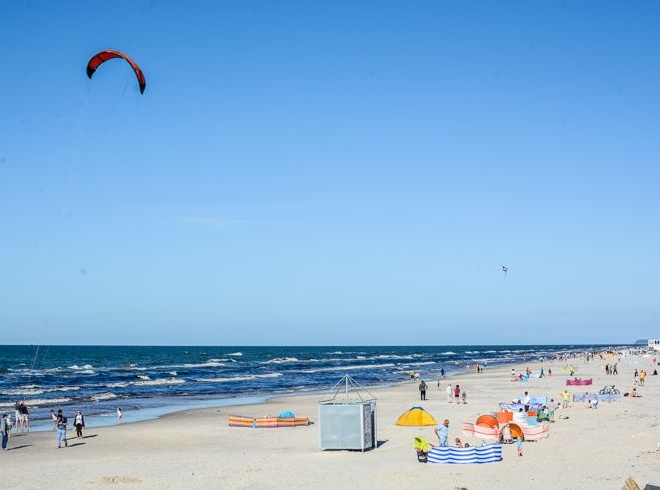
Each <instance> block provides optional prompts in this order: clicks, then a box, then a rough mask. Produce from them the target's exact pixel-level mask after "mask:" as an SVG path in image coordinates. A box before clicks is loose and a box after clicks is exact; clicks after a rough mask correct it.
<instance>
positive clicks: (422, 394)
mask: <svg viewBox="0 0 660 490" xmlns="http://www.w3.org/2000/svg"><path fill="white" fill-rule="evenodd" d="M426 388H427V386H426V383H425V382H424V380H422V381H421V382H420V383H419V397H420V399H421V400H426Z"/></svg>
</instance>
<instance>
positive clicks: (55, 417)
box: [50, 408, 57, 430]
mask: <svg viewBox="0 0 660 490" xmlns="http://www.w3.org/2000/svg"><path fill="white" fill-rule="evenodd" d="M50 419H51V420H52V421H53V430H57V415H55V410H53V409H52V408H51V410H50Z"/></svg>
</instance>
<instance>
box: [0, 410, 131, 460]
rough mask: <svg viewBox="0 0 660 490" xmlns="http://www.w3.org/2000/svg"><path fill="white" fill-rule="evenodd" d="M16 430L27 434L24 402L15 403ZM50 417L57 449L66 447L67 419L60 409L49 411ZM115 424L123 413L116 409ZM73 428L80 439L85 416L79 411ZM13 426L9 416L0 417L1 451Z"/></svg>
mask: <svg viewBox="0 0 660 490" xmlns="http://www.w3.org/2000/svg"><path fill="white" fill-rule="evenodd" d="M16 414H17V415H16V429H15V430H17V431H18V429H19V428H20V430H21V432H25V431H27V432H29V430H30V429H29V418H28V409H27V406H26V405H25V403H24V402H17V403H16ZM50 417H51V420H52V422H53V430H55V431H56V434H57V439H56V441H57V448H58V449H60V448H62V447H67V446H68V445H69V443H68V441H67V436H66V434H67V429H68V424H69V419H68V417H67V416H66V415H64V413H63V412H62V409H59V410H58V411H57V413H55V410H51V411H50ZM117 422H118V423H120V424H121V423H122V422H123V413H122V411H121V408H119V407H117ZM73 426H74V427H75V428H76V438H78V439H82V437H83V428H84V427H85V416H84V415H83V413H82V411H81V410H78V411H77V412H76V416H75V417H74V419H73ZM13 428H14V424H12V419H11V414H9V413H4V414H2V417H0V435H1V436H2V449H3V450H5V451H6V450H7V449H8V447H7V446H8V445H9V439H10V438H11V434H12V429H13Z"/></svg>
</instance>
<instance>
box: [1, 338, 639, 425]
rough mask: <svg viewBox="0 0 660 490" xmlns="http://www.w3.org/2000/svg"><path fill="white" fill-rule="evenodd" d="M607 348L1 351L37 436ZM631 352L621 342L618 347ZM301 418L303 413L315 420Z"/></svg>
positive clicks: (8, 382)
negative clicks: (64, 426)
mask: <svg viewBox="0 0 660 490" xmlns="http://www.w3.org/2000/svg"><path fill="white" fill-rule="evenodd" d="M604 347H605V346H602V345H498V346H489V345H482V346H423V347H422V346H392V347H382V346H378V347H374V346H372V347H365V346H352V347H347V346H341V347H327V346H324V347H211V346H209V347H160V346H158V347H156V346H152V347H149V346H144V347H140V346H60V345H58V346H46V345H42V346H27V345H22V346H0V410H2V411H6V412H9V411H11V410H12V409H13V407H14V404H15V403H16V402H17V401H20V400H24V401H25V403H26V405H27V406H28V407H29V409H30V419H31V421H32V423H31V425H32V430H47V429H50V428H52V425H51V422H50V414H49V413H50V410H51V409H54V410H56V411H57V410H58V409H60V408H61V409H63V410H64V413H65V415H67V414H68V415H69V416H73V415H74V414H75V411H76V410H82V411H83V413H84V414H85V422H86V425H87V426H89V427H94V426H106V425H112V424H115V423H117V419H116V409H117V408H118V407H119V408H121V409H122V411H123V419H124V422H132V421H139V420H146V419H151V418H155V417H158V416H159V415H163V414H166V413H171V412H175V411H180V410H185V409H190V408H205V407H206V408H208V407H218V406H227V405H239V404H245V403H259V402H262V401H265V400H266V399H267V398H268V397H271V396H274V395H277V396H286V395H291V394H300V393H315V392H316V393H322V392H328V391H329V390H331V388H332V387H333V386H334V385H335V384H336V383H337V382H338V381H339V380H340V379H341V378H342V377H343V376H344V375H350V376H351V377H352V378H353V379H354V380H355V381H356V382H357V383H359V384H360V385H362V386H364V387H365V388H368V387H375V386H387V385H392V384H395V383H401V382H405V381H409V380H410V371H415V372H418V373H420V376H421V378H422V379H425V380H435V379H437V378H438V377H439V375H440V370H441V369H443V368H444V369H445V372H446V374H447V375H449V376H451V375H455V374H460V373H464V372H466V370H467V368H473V367H474V366H475V364H476V363H477V362H479V363H481V365H487V366H488V367H495V366H503V365H509V364H514V363H515V364H520V363H525V362H532V361H537V360H543V359H551V358H554V357H556V356H558V355H562V354H571V353H574V352H583V351H585V350H602V349H603V348H604ZM619 347H620V348H625V347H627V346H617V348H619ZM314 415H315V414H302V415H301V416H312V417H313V416H314Z"/></svg>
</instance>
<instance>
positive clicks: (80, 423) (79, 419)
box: [73, 410, 85, 439]
mask: <svg viewBox="0 0 660 490" xmlns="http://www.w3.org/2000/svg"><path fill="white" fill-rule="evenodd" d="M73 425H75V426H76V437H77V438H78V439H81V438H82V430H83V427H85V417H84V416H83V414H82V412H81V411H80V410H78V413H77V414H76V418H75V419H74V421H73Z"/></svg>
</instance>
